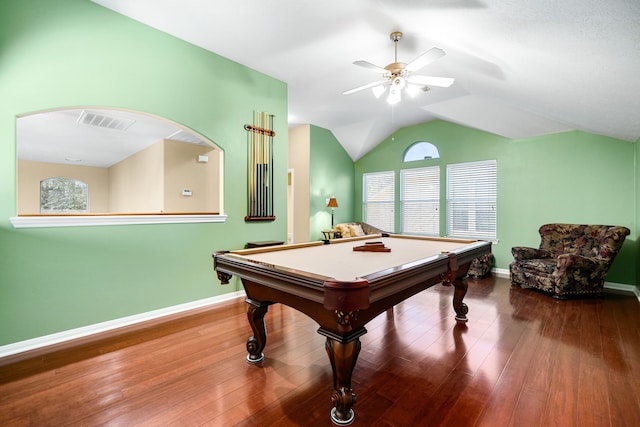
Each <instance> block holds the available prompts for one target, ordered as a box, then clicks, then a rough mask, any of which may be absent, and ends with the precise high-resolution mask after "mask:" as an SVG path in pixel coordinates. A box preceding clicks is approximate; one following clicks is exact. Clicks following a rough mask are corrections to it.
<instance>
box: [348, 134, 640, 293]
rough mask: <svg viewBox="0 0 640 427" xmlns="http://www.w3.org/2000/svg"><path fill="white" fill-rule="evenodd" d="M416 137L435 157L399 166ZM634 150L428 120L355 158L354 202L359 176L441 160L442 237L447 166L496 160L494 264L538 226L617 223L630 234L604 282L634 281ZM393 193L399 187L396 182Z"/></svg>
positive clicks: (527, 241)
mask: <svg viewBox="0 0 640 427" xmlns="http://www.w3.org/2000/svg"><path fill="white" fill-rule="evenodd" d="M416 141H427V142H431V143H433V144H434V145H436V146H437V147H438V150H439V151H440V158H439V159H431V160H424V161H418V162H411V163H408V164H403V163H402V162H401V159H402V155H403V153H404V151H405V150H406V149H407V147H409V146H410V145H411V144H413V143H414V142H416ZM636 149H637V148H636V144H632V143H628V142H624V141H620V140H616V139H611V138H607V137H602V136H597V135H592V134H588V133H584V132H577V131H576V132H567V133H561V134H555V135H547V136H541V137H536V138H530V139H525V140H517V141H513V140H508V139H506V138H502V137H499V136H496V135H493V134H490V133H486V132H481V131H477V130H474V129H470V128H466V127H463V126H459V125H455V124H452V123H447V122H443V121H433V122H429V123H424V124H420V125H416V126H411V127H407V128H404V129H401V130H399V131H398V132H396V133H395V135H393V137H389V138H387V139H386V140H385V141H383V142H382V143H381V144H380V145H379V146H378V147H376V148H375V149H374V150H372V151H371V152H370V153H368V154H367V155H365V156H364V157H362V158H361V159H360V160H358V161H357V162H356V165H355V167H356V175H355V183H356V191H355V199H356V200H362V174H363V173H366V172H376V171H383V170H394V171H396V172H398V171H399V170H400V169H403V168H410V167H423V166H430V165H440V170H441V178H440V179H441V181H440V182H441V186H442V189H443V191H442V193H441V212H442V217H441V235H445V230H446V223H445V220H446V218H445V200H446V192H445V190H444V189H445V188H446V187H445V185H446V184H445V183H446V165H447V164H449V163H461V162H470V161H478V160H488V159H495V160H496V161H497V165H498V212H497V218H498V242H497V243H496V244H495V245H494V247H493V252H494V254H495V256H496V267H498V268H502V269H507V268H508V266H509V263H510V262H511V261H512V259H513V258H512V256H511V247H513V246H536V247H537V246H538V244H539V242H540V241H539V235H538V228H539V227H540V225H542V224H544V223H548V222H567V223H592V224H613V225H623V226H626V227H628V228H630V229H631V236H629V237H628V238H627V241H626V242H625V245H624V248H623V250H622V252H621V253H620V254H619V255H618V258H617V259H616V261H615V262H614V265H613V267H612V268H611V271H610V273H609V276H608V277H607V280H608V281H610V282H615V283H624V284H636V283H637V278H636V275H637V274H638V273H637V267H636V266H637V265H638V263H637V259H638V255H637V254H638V250H637V244H636V241H637V236H638V233H637V230H636V227H635V224H636V219H637V214H636V212H637V210H636V187H635V185H634V183H635V182H636V164H635V159H636ZM396 175H397V176H398V175H399V173H397V174H396ZM397 179H399V177H397ZM398 194H399V185H397V186H396V195H398ZM397 198H398V197H396V199H397ZM355 215H356V217H359V218H361V217H362V208H361V206H360V205H359V204H357V205H356V206H355ZM396 226H397V227H399V226H400V206H399V203H397V204H396ZM396 231H399V230H396Z"/></svg>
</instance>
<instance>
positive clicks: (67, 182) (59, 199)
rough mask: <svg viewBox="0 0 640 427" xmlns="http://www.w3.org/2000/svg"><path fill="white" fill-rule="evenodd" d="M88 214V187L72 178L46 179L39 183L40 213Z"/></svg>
mask: <svg viewBox="0 0 640 427" xmlns="http://www.w3.org/2000/svg"><path fill="white" fill-rule="evenodd" d="M87 212H89V185H88V184H87V183H86V182H82V181H79V180H77V179H73V178H64V177H57V178H48V179H43V180H42V181H40V213H43V214H59V213H87Z"/></svg>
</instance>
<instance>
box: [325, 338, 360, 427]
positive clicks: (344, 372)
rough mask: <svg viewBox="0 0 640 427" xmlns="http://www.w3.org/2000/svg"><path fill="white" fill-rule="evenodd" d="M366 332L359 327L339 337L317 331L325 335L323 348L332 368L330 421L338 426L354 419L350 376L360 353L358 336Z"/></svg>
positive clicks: (353, 395) (353, 396)
mask: <svg viewBox="0 0 640 427" xmlns="http://www.w3.org/2000/svg"><path fill="white" fill-rule="evenodd" d="M366 332H367V330H366V329H364V328H361V329H360V330H357V331H355V332H353V333H351V334H349V335H348V336H345V337H341V336H339V335H336V334H334V333H332V332H330V331H327V330H324V329H322V328H320V329H319V330H318V333H320V334H322V335H325V336H326V337H327V342H326V344H325V348H326V350H327V355H329V361H330V362H331V368H332V369H333V394H332V396H331V403H333V408H332V409H331V421H332V422H333V423H334V424H335V425H338V426H348V425H350V424H351V423H353V420H354V419H355V413H354V412H353V406H354V405H355V404H356V394H355V393H354V392H353V390H352V389H351V376H352V374H353V369H354V368H355V366H356V362H357V360H358V355H359V354H360V347H361V343H360V336H361V335H364V334H365V333H366Z"/></svg>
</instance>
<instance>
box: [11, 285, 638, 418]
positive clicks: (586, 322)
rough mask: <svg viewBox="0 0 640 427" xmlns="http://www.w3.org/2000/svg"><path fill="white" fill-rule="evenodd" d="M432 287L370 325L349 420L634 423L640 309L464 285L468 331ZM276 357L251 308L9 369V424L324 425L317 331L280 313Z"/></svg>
mask: <svg viewBox="0 0 640 427" xmlns="http://www.w3.org/2000/svg"><path fill="white" fill-rule="evenodd" d="M452 294H453V289H451V288H447V287H443V286H440V285H438V286H435V287H434V288H431V289H429V290H427V291H425V292H422V293H421V294H418V295H416V296H415V297H413V298H411V299H409V300H407V301H405V302H403V303H402V304H399V305H398V306H396V307H395V308H394V310H393V312H392V313H391V312H387V313H384V314H382V315H380V316H379V317H378V318H376V319H374V320H373V321H371V322H370V323H369V325H368V327H367V329H368V333H367V334H365V335H364V336H363V337H362V338H361V340H362V352H361V353H360V357H359V359H358V363H357V365H356V368H355V371H354V378H353V389H354V391H355V392H356V394H357V399H358V400H357V404H356V406H355V411H356V420H355V422H354V424H353V425H354V426H456V427H465V426H490V427H501V426H514V427H515V426H518V427H521V426H553V425H555V426H597V427H600V426H614V427H618V426H637V425H639V423H640V303H639V302H638V299H637V298H635V297H633V296H629V295H620V294H607V295H606V296H605V297H604V298H600V299H580V300H568V301H558V300H555V299H552V298H550V297H548V296H545V295H542V294H540V293H537V292H535V291H532V290H524V289H518V288H514V289H512V288H511V287H510V285H509V282H508V280H507V279H504V278H494V277H490V278H488V279H484V280H478V281H473V280H471V281H470V282H469V292H468V294H467V297H466V299H465V301H466V303H467V304H468V305H469V322H468V323H467V324H466V325H461V324H456V322H455V320H454V312H453V309H452V307H451V301H452ZM266 320H267V329H268V333H269V335H268V340H267V347H266V349H265V356H266V359H265V361H264V362H263V364H262V365H261V366H260V365H258V366H254V365H249V364H247V363H246V362H245V356H246V351H245V341H246V339H247V338H248V337H249V335H250V328H249V326H248V323H247V320H246V314H245V303H244V301H243V300H242V299H238V300H236V301H233V302H229V303H225V304H223V305H219V306H216V307H214V308H210V309H207V310H202V311H200V312H198V313H195V314H193V315H190V316H187V317H182V318H177V319H173V320H172V321H171V322H167V323H163V324H160V325H154V326H150V327H148V328H145V329H142V330H140V329H132V330H126V331H125V332H124V333H122V334H120V335H113V334H112V335H110V336H107V337H105V338H104V339H101V340H99V341H97V342H95V341H93V342H91V341H90V342H85V343H80V344H79V345H78V346H76V347H75V348H73V349H67V348H61V349H58V350H57V351H54V352H51V353H48V354H39V355H36V356H35V357H33V358H31V359H27V360H21V361H13V363H7V361H6V360H5V361H4V362H5V363H4V364H3V363H2V361H0V365H2V366H0V425H2V426H134V425H135V426H223V425H224V426H233V425H238V426H286V425H288V426H328V425H331V422H330V421H329V410H330V407H331V403H330V396H331V388H332V375H331V367H330V365H329V361H328V357H327V355H326V353H325V350H324V338H323V337H322V336H320V335H319V334H317V333H316V332H315V331H316V329H317V326H316V325H315V324H314V322H313V321H311V320H310V319H308V318H307V317H306V316H304V315H303V314H300V313H298V312H296V311H294V310H292V309H290V308H288V307H285V306H281V305H275V306H272V307H271V308H270V310H269V313H268V314H267V316H266Z"/></svg>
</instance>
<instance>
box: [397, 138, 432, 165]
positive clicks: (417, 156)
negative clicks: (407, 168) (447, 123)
mask: <svg viewBox="0 0 640 427" xmlns="http://www.w3.org/2000/svg"><path fill="white" fill-rule="evenodd" d="M438 158H440V153H439V152H438V148H437V147H436V146H435V145H433V144H432V143H430V142H425V141H418V142H415V143H413V144H411V145H410V146H409V148H407V150H406V151H405V152H404V157H403V158H402V161H403V162H414V161H416V160H425V159H438Z"/></svg>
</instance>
